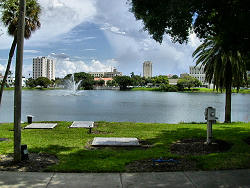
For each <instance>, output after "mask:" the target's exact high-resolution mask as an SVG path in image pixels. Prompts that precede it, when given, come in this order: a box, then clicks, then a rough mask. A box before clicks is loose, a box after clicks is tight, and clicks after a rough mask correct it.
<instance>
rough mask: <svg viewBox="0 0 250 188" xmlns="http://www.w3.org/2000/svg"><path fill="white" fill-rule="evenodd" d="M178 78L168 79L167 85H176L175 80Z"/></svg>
mask: <svg viewBox="0 0 250 188" xmlns="http://www.w3.org/2000/svg"><path fill="white" fill-rule="evenodd" d="M178 80H179V79H171V78H170V79H168V81H169V85H177V82H178Z"/></svg>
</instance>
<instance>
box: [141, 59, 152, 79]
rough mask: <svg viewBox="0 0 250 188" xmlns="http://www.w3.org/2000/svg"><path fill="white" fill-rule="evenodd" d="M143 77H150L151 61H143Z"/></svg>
mask: <svg viewBox="0 0 250 188" xmlns="http://www.w3.org/2000/svg"><path fill="white" fill-rule="evenodd" d="M143 77H145V78H152V62H151V61H145V62H144V63H143Z"/></svg>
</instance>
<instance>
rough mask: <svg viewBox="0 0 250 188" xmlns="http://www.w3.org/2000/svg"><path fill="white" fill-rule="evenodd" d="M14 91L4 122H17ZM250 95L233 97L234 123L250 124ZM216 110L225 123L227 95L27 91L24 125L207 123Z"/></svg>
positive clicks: (7, 94) (2, 112)
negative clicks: (209, 110) (29, 117)
mask: <svg viewBox="0 0 250 188" xmlns="http://www.w3.org/2000/svg"><path fill="white" fill-rule="evenodd" d="M13 97H14V91H4V95H3V103H2V106H1V108H0V122H13V121H14V120H13V119H14V117H13V116H14V115H13V109H14V107H13V104H14V101H13ZM249 99H250V95H249V94H232V121H244V122H249V115H250V108H249V107H250V100H249ZM208 106H212V107H214V108H216V116H217V117H218V118H219V119H218V120H219V121H224V108H225V94H221V93H177V92H173V93H171V92H150V91H112V90H89V91H80V92H79V93H78V94H77V95H71V94H70V93H69V92H68V91H66V90H24V91H23V97H22V121H26V115H29V114H31V115H33V116H35V117H34V119H33V120H34V121H79V120H82V121H118V122H122V121H130V122H159V123H178V122H192V121H195V122H205V119H204V111H205V108H206V107H208Z"/></svg>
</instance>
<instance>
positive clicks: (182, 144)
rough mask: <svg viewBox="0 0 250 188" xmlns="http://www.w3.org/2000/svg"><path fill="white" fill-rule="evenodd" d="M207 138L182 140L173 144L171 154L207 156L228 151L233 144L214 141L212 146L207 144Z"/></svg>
mask: <svg viewBox="0 0 250 188" xmlns="http://www.w3.org/2000/svg"><path fill="white" fill-rule="evenodd" d="M205 142H206V138H190V139H182V140H179V141H177V142H175V143H173V144H172V145H171V147H170V151H171V153H174V154H179V155H205V154H209V153H218V152H225V151H228V150H229V149H230V148H231V147H232V144H230V143H228V142H226V141H223V140H214V141H213V142H212V144H209V145H208V144H205Z"/></svg>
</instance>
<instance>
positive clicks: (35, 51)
mask: <svg viewBox="0 0 250 188" xmlns="http://www.w3.org/2000/svg"><path fill="white" fill-rule="evenodd" d="M23 52H24V53H31V54H36V53H39V52H40V51H38V50H23Z"/></svg>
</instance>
